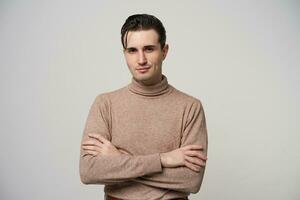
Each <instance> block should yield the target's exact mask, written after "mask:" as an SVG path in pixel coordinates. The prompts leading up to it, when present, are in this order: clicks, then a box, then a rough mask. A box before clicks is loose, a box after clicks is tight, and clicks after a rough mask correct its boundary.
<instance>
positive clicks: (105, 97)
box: [94, 86, 126, 104]
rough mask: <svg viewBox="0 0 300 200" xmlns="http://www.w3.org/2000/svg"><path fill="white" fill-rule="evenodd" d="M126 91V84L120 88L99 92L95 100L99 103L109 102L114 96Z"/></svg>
mask: <svg viewBox="0 0 300 200" xmlns="http://www.w3.org/2000/svg"><path fill="white" fill-rule="evenodd" d="M125 92H126V86H124V87H121V88H119V89H115V90H112V91H109V92H102V93H98V94H96V97H95V100H94V101H95V102H97V103H101V104H103V103H104V104H109V103H110V101H111V100H112V99H113V98H115V97H119V96H122V94H124V93H125Z"/></svg>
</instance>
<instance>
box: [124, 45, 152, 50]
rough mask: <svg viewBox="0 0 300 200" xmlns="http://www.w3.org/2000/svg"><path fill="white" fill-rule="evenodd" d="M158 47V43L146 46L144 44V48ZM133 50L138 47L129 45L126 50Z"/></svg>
mask: <svg viewBox="0 0 300 200" xmlns="http://www.w3.org/2000/svg"><path fill="white" fill-rule="evenodd" d="M156 47H157V45H146V46H144V47H143V49H145V48H156ZM130 49H131V50H132V49H137V48H136V47H127V48H126V50H130Z"/></svg>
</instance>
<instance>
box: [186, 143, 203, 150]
mask: <svg viewBox="0 0 300 200" xmlns="http://www.w3.org/2000/svg"><path fill="white" fill-rule="evenodd" d="M185 148H186V149H187V150H193V149H194V150H201V149H203V147H202V146H201V145H198V144H190V145H187V146H185Z"/></svg>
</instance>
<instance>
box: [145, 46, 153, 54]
mask: <svg viewBox="0 0 300 200" xmlns="http://www.w3.org/2000/svg"><path fill="white" fill-rule="evenodd" d="M145 51H146V52H148V53H150V52H152V51H154V47H146V48H145Z"/></svg>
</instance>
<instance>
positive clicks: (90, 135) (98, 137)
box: [88, 133, 109, 144]
mask: <svg viewBox="0 0 300 200" xmlns="http://www.w3.org/2000/svg"><path fill="white" fill-rule="evenodd" d="M88 136H89V137H91V138H94V139H97V140H99V141H100V142H102V143H103V144H105V143H107V142H109V141H108V140H107V139H105V138H104V137H103V136H102V135H100V134H95V133H90V134H88Z"/></svg>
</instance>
